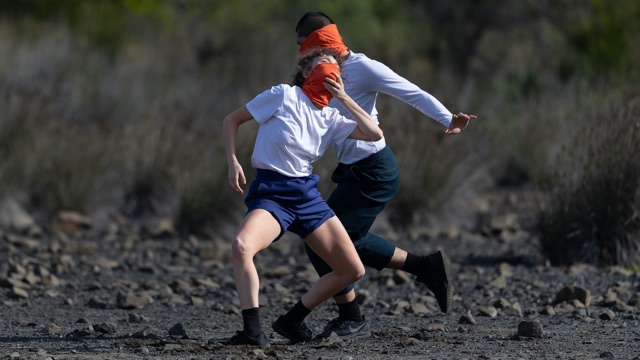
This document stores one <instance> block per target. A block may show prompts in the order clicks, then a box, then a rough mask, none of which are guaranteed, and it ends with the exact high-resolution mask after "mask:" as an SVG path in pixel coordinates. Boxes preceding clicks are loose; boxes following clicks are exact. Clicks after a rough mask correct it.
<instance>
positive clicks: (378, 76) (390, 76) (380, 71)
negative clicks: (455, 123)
mask: <svg viewBox="0 0 640 360" xmlns="http://www.w3.org/2000/svg"><path fill="white" fill-rule="evenodd" d="M341 74H342V78H343V82H344V87H345V91H346V93H347V94H348V95H349V96H350V97H351V98H352V99H353V100H354V101H355V102H356V103H357V104H358V105H360V107H362V108H363V109H364V110H365V111H367V112H368V113H369V114H371V117H372V118H373V119H374V120H375V121H376V123H379V120H378V110H377V109H376V99H377V97H378V93H383V94H387V95H389V96H393V97H394V98H396V99H398V100H400V101H403V102H405V103H407V104H409V105H411V106H413V107H414V108H416V109H418V110H419V111H420V112H422V113H423V114H424V115H426V116H427V117H429V118H431V119H433V120H435V121H437V122H439V123H441V124H442V125H444V126H445V127H449V124H450V123H451V117H452V116H453V115H452V114H451V112H450V111H449V110H447V108H446V107H445V106H444V105H442V103H440V101H438V99H436V98H435V97H433V96H432V95H431V94H429V93H427V92H426V91H424V90H422V89H420V88H419V87H418V86H417V85H415V84H413V83H411V82H410V81H408V80H407V79H405V78H403V77H402V76H400V75H398V74H396V73H395V72H394V71H393V70H391V69H390V68H389V67H388V66H386V65H384V64H383V63H381V62H379V61H376V60H372V59H369V58H368V57H367V56H366V55H364V54H361V53H354V52H352V51H349V57H348V58H347V60H345V62H344V63H343V64H342V69H341ZM329 106H331V107H334V108H336V109H338V110H339V111H340V114H342V115H344V116H345V117H347V118H351V114H349V112H348V111H347V110H345V109H344V107H342V106H341V105H340V103H339V102H338V101H336V100H335V99H334V100H332V101H331V103H330V104H329ZM385 146H386V142H385V140H384V138H382V139H381V140H378V141H375V142H372V141H362V140H353V139H347V140H345V141H344V142H342V143H340V144H336V145H334V147H335V149H336V152H337V153H338V161H339V162H341V163H343V164H352V163H354V162H356V161H358V160H362V159H364V158H366V157H368V156H369V155H371V154H375V153H377V152H378V151H380V150H381V149H383V148H384V147H385Z"/></svg>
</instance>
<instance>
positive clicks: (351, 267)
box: [302, 216, 365, 309]
mask: <svg viewBox="0 0 640 360" xmlns="http://www.w3.org/2000/svg"><path fill="white" fill-rule="evenodd" d="M305 241H306V242H307V244H308V245H309V246H310V247H311V249H312V250H313V251H314V252H315V253H316V254H318V255H319V256H320V257H321V258H322V259H323V260H324V261H325V262H326V263H327V264H328V265H329V266H330V267H331V269H333V271H332V272H330V273H328V274H326V275H324V276H323V277H321V278H320V279H318V281H316V282H315V283H314V284H313V285H312V286H311V288H310V289H309V291H308V292H307V293H306V294H305V295H304V296H303V297H302V303H303V305H304V306H305V307H307V308H308V309H313V308H314V307H316V306H318V305H319V304H321V303H322V302H324V301H326V300H327V299H329V298H331V296H332V295H334V294H336V293H337V292H338V291H340V290H341V289H343V288H344V287H345V286H347V285H349V284H351V283H353V282H356V281H357V280H359V279H360V278H361V277H362V276H364V271H365V269H364V265H362V261H360V257H359V256H358V253H357V252H356V249H355V247H354V246H353V243H352V242H351V239H350V238H349V235H348V234H347V231H346V230H345V229H344V227H343V226H342V223H341V222H340V220H338V218H337V217H335V216H334V217H332V218H330V219H329V220H327V221H326V222H325V223H324V224H322V225H321V226H320V227H319V228H318V229H316V230H315V231H314V232H313V233H311V234H310V235H309V236H307V238H306V239H305Z"/></svg>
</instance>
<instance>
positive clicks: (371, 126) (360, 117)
mask: <svg viewBox="0 0 640 360" xmlns="http://www.w3.org/2000/svg"><path fill="white" fill-rule="evenodd" d="M333 74H334V75H335V77H336V80H333V79H331V78H327V79H326V80H325V81H324V86H325V87H326V88H327V90H329V91H330V92H331V94H333V97H334V98H336V100H338V102H339V103H340V105H342V106H343V107H344V108H345V109H347V111H349V113H350V114H351V116H352V117H353V120H355V121H356V122H357V123H358V127H356V128H355V129H354V130H353V132H352V133H351V135H349V138H350V139H356V140H365V141H378V140H380V139H382V136H383V133H382V129H380V127H379V126H378V124H376V122H375V121H374V120H373V119H372V118H371V116H370V115H369V113H367V112H366V111H364V110H363V109H362V108H361V107H360V105H358V104H356V102H355V101H353V99H352V98H351V97H350V96H349V95H347V93H346V92H345V91H344V84H343V83H342V78H341V77H340V76H338V74H336V73H333Z"/></svg>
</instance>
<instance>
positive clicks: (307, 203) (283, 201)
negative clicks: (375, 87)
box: [223, 49, 383, 346]
mask: <svg viewBox="0 0 640 360" xmlns="http://www.w3.org/2000/svg"><path fill="white" fill-rule="evenodd" d="M337 58H338V54H337V53H336V52H335V51H332V50H329V49H317V50H313V51H311V52H310V53H308V54H303V55H301V56H300V59H299V61H298V76H296V77H295V78H294V84H293V86H290V85H285V84H281V85H277V86H273V87H272V88H271V89H269V90H266V91H264V92H263V93H261V94H259V95H258V96H256V97H255V98H254V99H252V100H251V101H249V102H248V103H247V104H246V105H245V106H242V107H240V108H239V109H237V110H235V111H234V112H232V113H231V114H229V115H228V116H227V117H225V119H224V123H223V136H224V140H225V148H226V152H227V162H228V166H229V184H230V186H231V188H232V189H233V190H235V191H236V192H238V193H239V194H243V193H244V192H243V190H242V186H241V185H244V184H246V178H245V175H244V170H243V168H242V166H241V165H240V163H239V162H238V159H237V157H236V138H237V134H238V130H239V127H240V125H242V124H244V123H246V122H248V121H250V120H252V119H254V120H255V121H256V122H257V123H258V124H259V128H258V133H257V136H256V142H255V147H254V151H253V155H252V156H251V165H252V166H253V167H254V168H255V169H256V178H255V180H254V181H253V182H252V183H251V185H250V186H249V191H248V194H247V196H246V198H245V204H246V205H247V213H246V215H245V217H244V220H243V221H242V224H241V225H240V227H239V229H238V231H237V233H236V235H235V238H234V239H233V242H232V245H231V247H232V259H233V274H234V278H235V282H236V290H237V292H238V297H239V300H240V306H241V308H242V316H243V322H244V328H243V330H242V331H238V332H237V333H236V335H234V336H233V337H231V339H230V340H229V341H228V343H229V344H232V345H241V344H250V345H260V346H268V345H269V342H268V340H267V339H266V337H265V335H264V332H263V331H262V328H261V325H260V315H259V311H258V310H259V303H258V293H259V277H258V272H257V270H256V267H255V265H254V262H253V258H254V256H255V255H256V254H257V253H258V252H259V251H261V250H263V249H265V248H266V247H268V246H269V244H271V243H272V242H273V241H277V240H278V239H279V238H280V237H281V236H282V235H283V233H284V232H285V231H286V230H289V231H291V232H293V233H295V234H297V235H298V236H300V238H302V239H304V241H305V244H306V245H308V246H309V247H310V248H312V249H313V250H314V252H315V253H317V254H318V255H319V256H320V257H321V258H322V259H323V260H324V261H325V262H326V263H327V264H328V266H330V267H331V271H329V272H327V273H326V274H325V275H323V276H322V277H320V279H318V281H316V282H315V283H314V284H313V285H312V286H311V288H310V289H309V291H308V292H307V293H306V294H305V295H304V296H303V297H302V298H301V299H300V301H298V303H297V304H296V305H295V306H294V307H293V308H292V309H291V310H290V311H289V312H287V313H286V314H284V315H282V316H280V317H279V318H278V319H277V320H276V321H275V322H274V323H273V324H272V328H273V330H275V331H276V332H277V333H279V334H280V335H282V336H284V337H286V338H288V339H289V340H291V341H292V342H302V341H308V340H311V339H312V338H313V334H312V332H311V330H310V329H309V328H308V327H307V326H306V325H305V323H304V319H305V317H306V316H307V315H308V314H309V313H310V311H311V309H313V308H314V307H316V306H317V305H319V304H320V303H322V302H324V301H326V300H328V299H329V298H331V296H333V295H334V294H336V293H337V292H338V291H340V289H342V288H343V287H345V286H347V285H348V284H350V283H352V282H355V281H357V280H358V279H360V278H361V277H362V276H363V275H364V271H365V270H364V266H363V265H362V262H361V261H360V259H359V257H358V254H357V252H356V250H355V248H354V246H353V243H352V242H351V240H350V239H349V235H348V234H347V232H346V231H345V229H344V227H343V226H342V224H341V223H340V221H339V220H338V218H337V217H336V216H335V214H334V212H333V211H332V210H331V209H330V208H329V206H328V205H327V204H326V202H325V201H324V200H323V199H322V197H321V196H320V192H319V191H318V189H317V185H318V180H319V177H318V175H316V174H313V173H312V170H313V167H312V165H311V164H312V163H313V162H314V161H316V160H317V159H318V158H319V157H320V156H322V154H323V153H324V152H325V150H326V149H327V148H328V147H329V146H331V145H333V144H340V143H343V142H344V141H345V140H346V139H360V140H365V141H378V140H380V139H381V138H382V135H383V134H382V130H381V129H380V128H379V127H378V125H377V124H376V123H375V122H374V121H373V119H372V118H371V116H369V114H368V113H367V112H366V111H364V110H362V108H360V107H359V106H358V105H357V104H356V103H355V102H354V101H353V100H352V99H351V98H350V97H349V96H347V94H346V93H345V92H344V86H343V82H342V78H341V77H340V68H339V66H338V62H337V60H336V59H337ZM332 97H333V98H334V99H335V100H336V101H337V102H338V103H339V104H341V105H342V106H343V107H344V109H346V111H348V112H349V114H350V117H351V118H352V119H347V118H346V117H344V116H343V115H341V114H340V113H339V112H338V111H337V110H336V109H334V108H331V107H328V106H327V105H328V104H329V101H330V100H331V98H332Z"/></svg>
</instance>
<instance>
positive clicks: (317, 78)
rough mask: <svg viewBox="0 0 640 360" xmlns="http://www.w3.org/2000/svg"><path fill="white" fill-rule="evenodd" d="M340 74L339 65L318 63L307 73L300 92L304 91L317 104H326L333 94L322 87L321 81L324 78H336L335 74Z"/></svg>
mask: <svg viewBox="0 0 640 360" xmlns="http://www.w3.org/2000/svg"><path fill="white" fill-rule="evenodd" d="M334 72H335V73H336V74H338V76H340V67H338V65H337V64H333V63H322V64H318V65H317V66H316V67H315V68H314V69H313V70H312V71H311V74H309V77H307V79H306V80H305V81H304V84H302V92H304V93H305V94H306V95H307V96H308V97H309V99H311V101H313V102H314V103H316V104H318V105H322V106H327V105H329V101H331V99H332V98H333V94H331V92H330V91H329V90H327V88H325V87H324V85H323V82H324V80H325V79H326V78H331V79H334V80H337V79H336V78H335V77H336V75H335V74H333V73H334Z"/></svg>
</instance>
